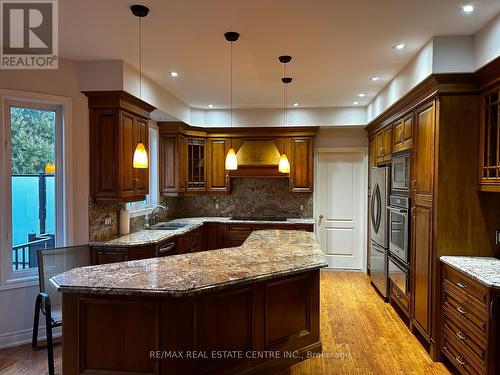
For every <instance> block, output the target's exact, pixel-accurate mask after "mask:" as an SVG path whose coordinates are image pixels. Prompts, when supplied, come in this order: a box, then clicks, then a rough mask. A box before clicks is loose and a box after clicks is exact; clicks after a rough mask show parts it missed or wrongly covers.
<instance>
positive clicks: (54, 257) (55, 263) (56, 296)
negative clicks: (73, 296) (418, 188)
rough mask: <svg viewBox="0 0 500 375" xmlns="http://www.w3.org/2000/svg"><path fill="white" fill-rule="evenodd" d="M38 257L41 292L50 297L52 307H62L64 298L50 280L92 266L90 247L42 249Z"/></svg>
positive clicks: (38, 252)
mask: <svg viewBox="0 0 500 375" xmlns="http://www.w3.org/2000/svg"><path fill="white" fill-rule="evenodd" d="M37 257H38V282H39V285H40V292H46V293H47V294H48V295H49V297H50V303H51V305H52V306H57V305H60V304H61V303H62V297H61V293H59V292H58V291H57V289H56V288H55V287H54V285H53V284H52V283H51V282H50V278H51V277H52V276H55V275H58V274H60V273H63V272H65V271H68V270H71V269H73V268H77V267H83V266H88V265H90V249H89V246H88V245H79V246H68V247H56V248H53V249H40V250H38V251H37Z"/></svg>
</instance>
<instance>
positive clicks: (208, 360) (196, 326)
mask: <svg viewBox="0 0 500 375" xmlns="http://www.w3.org/2000/svg"><path fill="white" fill-rule="evenodd" d="M63 314H64V318H65V321H64V325H63V336H64V346H63V373H64V374H65V375H76V374H80V373H96V374H101V373H102V374H104V373H120V374H139V373H146V374H169V375H175V374H179V375H181V374H182V375H188V374H200V373H203V374H214V375H215V374H217V375H219V374H220V375H224V374H227V375H229V374H236V373H240V372H248V373H269V374H270V373H275V372H279V371H280V370H284V369H285V368H287V367H289V366H292V365H293V364H295V363H298V362H300V361H302V360H304V359H305V358H301V357H305V356H304V354H305V353H306V352H313V353H314V352H320V351H321V342H320V336H319V270H313V271H305V272H303V273H300V274H299V275H293V276H291V275H288V276H282V277H279V278H274V279H271V280H267V281H261V282H256V281H254V282H251V283H247V284H246V285H241V286H233V287H230V286H225V287H222V288H221V289H219V290H216V291H213V292H211V293H209V294H199V295H194V296H190V295H189V294H188V295H182V296H177V297H169V296H162V295H159V294H158V293H155V294H151V295H149V296H138V295H135V296H134V295H97V294H94V295H92V294H91V295H89V294H72V293H63ZM269 350H272V351H275V355H274V356H266V357H262V356H261V357H259V358H256V356H255V355H256V354H257V353H258V351H260V352H261V353H263V351H269ZM188 351H189V352H188ZM293 352H296V353H295V355H293ZM224 353H225V354H224ZM276 353H277V354H276ZM231 355H232V357H231ZM180 356H182V358H181V357H180Z"/></svg>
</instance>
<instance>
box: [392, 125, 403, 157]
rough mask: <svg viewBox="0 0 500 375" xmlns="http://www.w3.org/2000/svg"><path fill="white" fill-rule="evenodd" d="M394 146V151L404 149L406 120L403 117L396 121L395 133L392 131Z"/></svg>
mask: <svg viewBox="0 0 500 375" xmlns="http://www.w3.org/2000/svg"><path fill="white" fill-rule="evenodd" d="M392 139H393V142H392V147H393V151H394V152H398V151H401V150H402V149H403V139H404V122H403V119H400V120H397V121H396V122H395V123H394V128H393V133H392Z"/></svg>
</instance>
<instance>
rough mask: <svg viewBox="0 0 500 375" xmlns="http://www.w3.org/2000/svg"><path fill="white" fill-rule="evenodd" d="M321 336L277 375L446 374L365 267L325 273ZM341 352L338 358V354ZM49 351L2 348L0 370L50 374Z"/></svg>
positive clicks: (9, 373)
mask: <svg viewBox="0 0 500 375" xmlns="http://www.w3.org/2000/svg"><path fill="white" fill-rule="evenodd" d="M320 292H321V307H320V311H321V341H322V343H323V354H324V355H326V354H327V353H328V355H331V356H332V357H331V358H313V359H309V360H307V361H304V362H302V363H299V364H297V365H295V366H293V367H292V368H290V369H288V370H286V371H282V372H280V373H279V374H278V375H305V374H307V375H309V374H311V375H321V374H324V375H337V374H338V375H385V374H387V375H392V374H405V375H406V374H415V375H421V374H422V375H443V374H446V375H448V374H450V372H449V371H448V370H447V369H446V367H445V366H444V365H443V364H442V363H437V362H432V360H431V359H430V357H429V355H428V354H427V352H426V351H425V349H424V348H423V347H422V346H421V345H420V343H419V342H418V340H417V339H416V338H415V337H414V336H413V335H412V334H411V332H410V331H409V330H408V328H407V327H406V325H405V324H404V323H403V322H402V321H401V319H400V318H399V316H398V315H397V313H396V312H395V311H394V309H393V308H392V307H391V305H390V304H387V303H384V302H383V301H382V298H380V296H379V295H378V294H377V293H376V292H375V290H374V289H373V287H372V286H371V285H370V280H369V277H368V276H367V275H366V274H364V273H361V272H347V271H328V270H325V271H322V272H321V291H320ZM61 355H62V353H61V345H57V346H56V347H55V365H56V374H61V368H62V367H61ZM335 356H336V357H335ZM46 361H47V357H46V352H45V350H37V351H33V350H32V349H31V346H30V345H23V346H19V347H15V348H9V349H3V350H0V374H2V375H4V374H5V375H38V374H46V373H47V362H46Z"/></svg>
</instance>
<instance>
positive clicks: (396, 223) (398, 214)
mask: <svg viewBox="0 0 500 375" xmlns="http://www.w3.org/2000/svg"><path fill="white" fill-rule="evenodd" d="M388 210H389V251H390V253H391V254H393V255H394V256H396V257H398V258H399V259H400V260H401V261H402V262H403V263H405V264H408V261H409V251H408V229H409V222H408V209H405V208H397V207H391V206H389V207H388Z"/></svg>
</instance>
